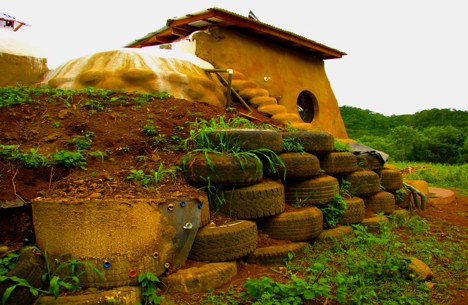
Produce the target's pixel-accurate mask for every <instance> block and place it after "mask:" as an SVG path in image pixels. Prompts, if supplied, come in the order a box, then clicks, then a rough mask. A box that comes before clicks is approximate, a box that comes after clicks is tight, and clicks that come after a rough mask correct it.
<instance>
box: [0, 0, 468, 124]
mask: <svg viewBox="0 0 468 305" xmlns="http://www.w3.org/2000/svg"><path fill="white" fill-rule="evenodd" d="M465 3H466V0H445V1H441V0H393V1H383V0H353V1H351V0H334V1H324V0H302V1H299V0H288V1H252V0H218V1H216V0H212V1H209V0H192V1H187V0H186V1H181V0H172V1H167V0H165V1H157V0H152V1H151V0H125V1H124V0H93V1H91V0H80V1H71V0H68V1H63V0H2V1H1V2H0V12H3V13H6V14H9V15H12V16H14V17H16V18H17V19H20V20H22V21H25V22H27V23H29V24H31V25H32V27H28V28H26V29H25V30H23V31H21V34H20V35H23V36H27V37H28V39H29V41H31V42H32V43H33V44H34V45H36V46H37V47H38V48H39V49H41V50H42V51H43V52H44V54H45V56H46V58H47V60H48V66H49V68H54V67H56V66H57V65H60V64H62V63H65V62H66V61H67V60H69V59H72V58H75V57H78V56H81V55H86V54H90V53H94V52H97V51H102V50H106V49H116V48H119V47H122V46H123V45H125V44H127V43H129V42H132V41H133V40H135V39H138V38H141V37H142V36H144V35H146V34H147V33H149V32H152V31H154V30H156V29H159V28H161V27H163V26H164V25H165V23H166V20H167V19H169V18H172V17H177V16H182V15H186V14H188V13H193V12H198V11H201V10H204V9H206V8H210V7H219V8H223V9H226V10H229V11H232V12H236V13H238V14H241V15H244V16H247V14H248V12H249V10H252V11H253V12H254V13H255V15H256V16H257V17H258V18H259V20H260V21H262V22H265V23H268V24H270V25H273V26H276V27H279V28H282V29H284V30H287V31H291V32H294V33H296V34H299V35H302V36H305V37H307V38H309V39H312V40H315V41H317V42H320V43H323V44H325V45H327V46H330V47H332V48H335V49H338V50H340V51H344V52H346V53H347V54H348V55H346V56H344V57H343V58H342V59H334V60H328V61H326V66H325V67H326V71H327V75H328V77H329V80H330V82H331V85H332V87H333V90H334V92H335V95H336V97H337V99H338V103H339V105H340V106H342V105H349V106H354V107H359V108H363V109H369V110H372V111H375V112H379V113H382V114H385V115H391V114H407V113H415V112H417V111H421V110H424V109H431V108H455V109H458V110H465V111H466V110H468V88H467V87H468V38H467V37H468V36H467V34H468V18H467V17H466V12H467V10H466V6H467V4H465Z"/></svg>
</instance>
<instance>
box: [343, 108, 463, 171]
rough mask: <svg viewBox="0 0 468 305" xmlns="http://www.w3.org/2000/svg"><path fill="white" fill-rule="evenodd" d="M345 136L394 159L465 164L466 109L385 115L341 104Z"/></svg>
mask: <svg viewBox="0 0 468 305" xmlns="http://www.w3.org/2000/svg"><path fill="white" fill-rule="evenodd" d="M340 110H341V115H342V117H343V120H344V123H345V126H346V130H347V132H348V136H349V137H350V138H351V139H354V140H356V141H358V142H361V143H363V144H365V145H368V146H370V147H372V148H374V149H377V150H382V151H384V152H386V153H388V154H389V155H390V158H391V159H393V160H395V161H423V162H436V163H449V164H455V163H465V162H467V161H468V140H467V139H468V138H467V136H466V134H467V132H468V111H461V110H454V109H430V110H424V111H420V112H417V113H415V114H405V115H392V116H385V115H383V114H380V113H375V112H372V111H370V110H364V109H360V108H356V107H350V106H342V107H340Z"/></svg>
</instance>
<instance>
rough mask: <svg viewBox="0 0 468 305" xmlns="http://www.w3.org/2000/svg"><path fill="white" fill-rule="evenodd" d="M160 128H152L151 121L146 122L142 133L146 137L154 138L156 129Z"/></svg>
mask: <svg viewBox="0 0 468 305" xmlns="http://www.w3.org/2000/svg"><path fill="white" fill-rule="evenodd" d="M160 128H161V127H159V126H154V123H153V121H152V120H147V121H146V125H145V126H143V133H144V134H145V135H147V136H154V135H156V134H157V133H158V129H160Z"/></svg>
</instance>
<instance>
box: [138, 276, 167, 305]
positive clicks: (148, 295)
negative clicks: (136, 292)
mask: <svg viewBox="0 0 468 305" xmlns="http://www.w3.org/2000/svg"><path fill="white" fill-rule="evenodd" d="M138 282H139V283H140V285H141V290H142V295H143V305H150V304H161V302H162V301H163V300H164V297H162V296H159V295H158V293H157V286H156V284H157V283H159V282H160V281H159V278H158V277H157V276H156V275H154V274H153V273H151V272H145V273H142V274H140V275H139V276H138Z"/></svg>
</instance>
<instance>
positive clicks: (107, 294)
mask: <svg viewBox="0 0 468 305" xmlns="http://www.w3.org/2000/svg"><path fill="white" fill-rule="evenodd" d="M80 293H82V294H76V295H59V297H58V298H57V299H55V297H54V296H46V295H43V296H40V297H39V298H38V299H37V300H36V301H35V302H34V305H92V304H125V305H130V304H142V303H141V302H142V300H141V289H140V287H137V286H124V287H117V288H115V289H111V290H97V289H96V290H95V292H90V291H85V292H84V291H83V292H80ZM22 304H25V303H22Z"/></svg>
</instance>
